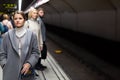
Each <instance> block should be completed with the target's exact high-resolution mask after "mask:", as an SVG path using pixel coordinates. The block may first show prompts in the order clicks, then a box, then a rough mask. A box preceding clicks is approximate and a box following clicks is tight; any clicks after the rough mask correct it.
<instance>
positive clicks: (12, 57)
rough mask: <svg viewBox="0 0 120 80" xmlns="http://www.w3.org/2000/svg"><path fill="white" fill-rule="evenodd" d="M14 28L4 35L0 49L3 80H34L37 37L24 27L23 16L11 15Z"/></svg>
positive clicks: (18, 13)
mask: <svg viewBox="0 0 120 80" xmlns="http://www.w3.org/2000/svg"><path fill="white" fill-rule="evenodd" d="M13 20H14V24H15V28H14V29H11V30H9V31H8V32H6V33H5V35H4V37H3V42H2V46H1V48H0V65H1V67H2V69H3V80H35V77H36V76H35V73H34V66H35V65H36V63H37V61H38V59H39V53H40V52H39V49H38V45H37V44H38V42H37V36H36V34H34V33H33V32H32V31H30V30H29V29H27V28H25V27H24V23H25V14H24V13H23V12H22V11H16V12H15V14H14V15H13Z"/></svg>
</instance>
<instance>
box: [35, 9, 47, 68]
mask: <svg viewBox="0 0 120 80" xmlns="http://www.w3.org/2000/svg"><path fill="white" fill-rule="evenodd" d="M38 15H39V16H38V22H39V23H41V31H42V39H43V49H42V51H41V57H40V58H39V61H38V63H37V65H39V66H37V67H36V69H37V70H43V69H45V68H47V67H46V66H44V65H42V64H41V59H46V57H47V46H46V43H45V42H46V27H45V24H44V22H43V21H42V19H43V17H44V10H43V8H39V9H38Z"/></svg>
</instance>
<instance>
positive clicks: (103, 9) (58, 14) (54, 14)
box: [41, 0, 120, 41]
mask: <svg viewBox="0 0 120 80" xmlns="http://www.w3.org/2000/svg"><path fill="white" fill-rule="evenodd" d="M41 7H43V8H44V9H45V11H46V16H45V22H46V23H47V24H51V25H55V26H58V27H63V28H66V29H71V30H74V31H77V32H83V33H87V34H91V35H95V36H98V37H103V38H106V39H110V40H115V41H120V1H119V0H50V1H49V2H48V3H46V4H44V5H42V6H41Z"/></svg>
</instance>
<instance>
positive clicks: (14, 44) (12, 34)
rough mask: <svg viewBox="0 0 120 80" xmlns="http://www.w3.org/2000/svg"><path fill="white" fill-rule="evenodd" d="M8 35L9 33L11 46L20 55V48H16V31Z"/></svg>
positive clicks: (11, 31)
mask: <svg viewBox="0 0 120 80" xmlns="http://www.w3.org/2000/svg"><path fill="white" fill-rule="evenodd" d="M8 33H9V37H10V42H11V45H12V47H13V49H14V50H15V51H16V52H17V53H18V47H17V46H16V45H17V44H16V41H15V30H10V31H9V32H8Z"/></svg>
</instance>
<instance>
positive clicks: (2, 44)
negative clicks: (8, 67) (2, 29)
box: [0, 34, 7, 67]
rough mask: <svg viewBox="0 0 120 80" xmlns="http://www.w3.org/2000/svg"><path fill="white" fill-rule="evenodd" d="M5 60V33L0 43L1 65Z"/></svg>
mask: <svg viewBox="0 0 120 80" xmlns="http://www.w3.org/2000/svg"><path fill="white" fill-rule="evenodd" d="M6 61H7V37H6V34H5V36H4V37H3V40H2V43H1V45H0V65H1V66H2V67H3V66H4V65H5V64H6Z"/></svg>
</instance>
